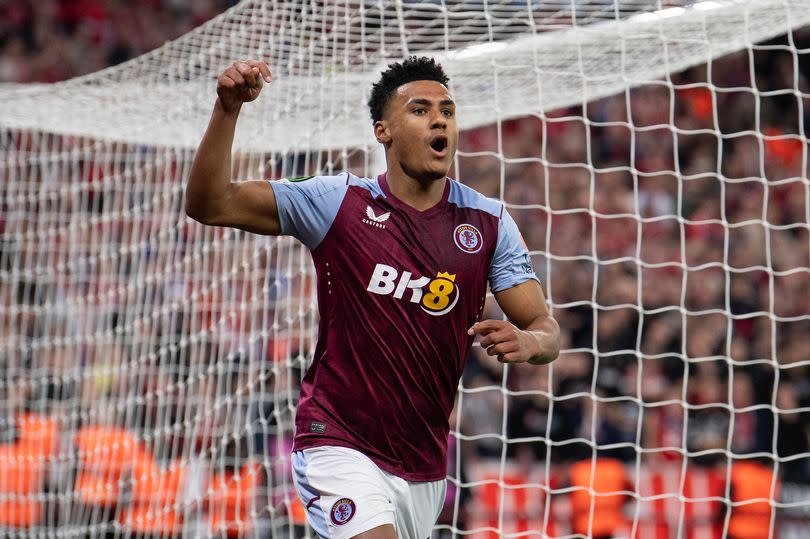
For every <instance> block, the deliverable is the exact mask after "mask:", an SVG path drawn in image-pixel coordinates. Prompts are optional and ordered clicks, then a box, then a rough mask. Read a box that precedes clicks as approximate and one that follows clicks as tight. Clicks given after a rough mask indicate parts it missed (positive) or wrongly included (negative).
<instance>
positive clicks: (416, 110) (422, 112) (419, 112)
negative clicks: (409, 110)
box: [413, 109, 427, 115]
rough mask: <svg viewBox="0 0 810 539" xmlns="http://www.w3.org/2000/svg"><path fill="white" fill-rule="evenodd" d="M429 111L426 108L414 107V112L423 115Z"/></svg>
mask: <svg viewBox="0 0 810 539" xmlns="http://www.w3.org/2000/svg"><path fill="white" fill-rule="evenodd" d="M425 112H427V111H426V110H425V109H413V113H414V114H418V115H422V114H424V113H425Z"/></svg>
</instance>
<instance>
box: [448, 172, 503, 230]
mask: <svg viewBox="0 0 810 539" xmlns="http://www.w3.org/2000/svg"><path fill="white" fill-rule="evenodd" d="M448 181H449V182H450V195H449V197H448V199H447V202H448V203H449V204H454V205H456V206H457V207H459V208H468V209H472V210H478V211H481V212H484V213H486V214H489V215H491V216H493V217H495V218H497V219H499V220H500V219H501V217H502V216H503V203H502V202H501V201H500V200H495V199H494V198H489V197H486V196H484V195H482V194H481V193H479V192H478V191H476V190H475V189H473V188H472V187H468V186H466V185H463V184H461V183H459V182H458V181H456V180H453V179H450V178H448Z"/></svg>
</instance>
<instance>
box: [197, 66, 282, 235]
mask: <svg viewBox="0 0 810 539" xmlns="http://www.w3.org/2000/svg"><path fill="white" fill-rule="evenodd" d="M262 79H264V81H266V82H270V81H271V76H270V68H269V67H268V66H267V64H266V63H264V62H257V61H254V60H247V61H239V62H235V63H234V64H233V65H232V66H230V67H228V68H227V69H226V70H225V71H223V73H222V74H221V75H220V76H219V78H218V79H217V101H216V104H215V105H214V112H213V114H212V115H211V121H210V122H209V124H208V128H207V129H206V131H205V135H204V136H203V139H202V142H200V146H199V148H198V149H197V153H196V155H195V156H194V162H193V163H192V165H191V173H190V174H189V180H188V185H187V186H186V215H188V216H189V217H191V218H192V219H194V220H196V221H199V222H201V223H203V224H206V225H216V226H227V227H234V228H240V229H242V230H247V231H248V232H254V233H257V234H270V235H277V234H280V233H281V224H280V221H279V216H278V206H277V204H276V197H275V195H274V194H273V189H272V187H270V183H269V182H267V181H265V180H252V181H246V182H233V181H231V151H232V146H233V136H234V132H235V130H236V120H237V118H238V117H239V111H240V109H241V108H242V104H243V103H246V102H248V101H253V100H254V99H256V98H257V97H258V96H259V92H261V89H262V85H263V81H262Z"/></svg>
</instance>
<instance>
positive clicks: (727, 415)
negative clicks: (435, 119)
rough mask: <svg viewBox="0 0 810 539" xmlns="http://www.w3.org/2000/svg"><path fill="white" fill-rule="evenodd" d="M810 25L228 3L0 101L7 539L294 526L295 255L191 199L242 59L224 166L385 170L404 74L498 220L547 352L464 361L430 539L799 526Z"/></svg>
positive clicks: (671, 9)
mask: <svg viewBox="0 0 810 539" xmlns="http://www.w3.org/2000/svg"><path fill="white" fill-rule="evenodd" d="M808 24H810V3H808V2H807V1H806V0H758V1H754V0H749V1H743V0H704V1H701V2H692V1H664V0H657V1H656V2H648V1H642V0H632V1H630V0H628V1H618V0H614V1H612V2H610V1H604V0H577V1H573V0H550V1H546V2H539V1H534V0H527V1H500V0H493V1H486V0H485V1H477V0H476V1H473V0H442V1H425V2H418V1H415V0H414V1H408V0H400V1H396V2H382V1H371V0H367V1H362V0H361V1H359V2H354V1H353V2H347V1H337V2H314V1H306V0H299V1H292V0H277V1H274V2H267V1H260V0H245V1H243V2H240V3H239V4H238V5H236V6H235V7H234V8H232V9H230V10H229V11H227V12H225V13H223V14H222V15H221V16H219V17H218V18H216V19H214V20H212V21H210V22H209V23H207V24H205V25H203V26H201V27H199V28H197V29H196V30H194V31H192V32H191V33H189V34H187V35H185V36H183V37H181V38H180V39H178V40H176V41H173V42H171V43H168V44H167V45H165V46H164V47H162V48H160V49H158V50H155V51H153V52H151V53H149V54H146V55H144V56H142V57H139V58H137V59H135V60H132V61H130V62H127V63H125V64H122V65H119V66H116V67H113V68H109V69H106V70H103V71H100V72H97V73H93V74H91V75H87V76H84V77H80V78H76V79H72V80H69V81H66V82H62V83H57V84H52V85H15V84H5V85H0V370H1V372H2V375H1V376H0V405H2V409H3V413H2V414H0V530H2V532H3V534H5V535H16V536H21V537H42V536H52V535H57V536H62V537H102V536H108V537H109V536H121V537H130V536H139V535H159V536H188V537H200V536H202V537H208V536H217V537H225V536H227V537H268V536H273V537H282V536H283V537H287V536H291V537H299V536H304V535H310V536H311V535H312V531H311V530H310V529H309V528H308V527H307V526H306V522H305V508H304V507H302V506H301V505H300V503H299V502H298V501H297V500H296V497H295V494H294V490H293V487H292V480H291V476H290V457H289V451H290V447H291V439H292V434H293V432H292V431H293V421H292V419H293V417H294V414H295V407H296V401H297V396H298V388H299V384H300V380H301V377H302V376H303V372H304V371H305V369H306V368H307V366H308V364H309V361H310V359H311V355H312V353H313V350H314V339H315V336H316V328H317V321H318V313H317V309H316V300H315V297H314V290H315V287H314V271H313V268H312V265H311V262H310V258H309V254H308V253H307V252H306V250H305V249H304V248H303V247H302V246H301V245H300V244H298V243H297V242H296V241H294V240H292V239H290V238H267V237H259V236H255V235H251V234H247V233H243V232H240V231H235V230H230V229H221V228H213V227H205V226H202V225H199V224H197V223H195V222H193V221H191V220H190V219H188V218H187V217H186V216H185V214H184V211H183V193H184V189H185V182H186V180H187V176H188V171H189V167H190V163H191V159H192V157H193V153H194V149H195V148H196V145H197V144H198V142H199V140H200V138H201V135H202V133H203V131H204V129H205V125H206V123H207V120H208V117H209V114H210V110H211V108H212V105H213V102H214V98H215V77H216V75H217V74H218V73H219V72H221V70H222V69H224V67H226V66H227V65H229V64H230V63H231V62H233V61H234V60H235V59H239V58H255V59H263V60H267V61H268V62H269V63H270V65H271V68H272V70H273V73H274V82H273V83H272V84H271V85H270V86H269V87H267V88H265V90H264V91H263V93H262V95H261V97H260V98H259V100H258V101H256V102H254V103H251V104H249V105H247V106H246V107H245V108H244V109H243V113H242V116H241V118H240V120H239V127H238V130H237V135H236V140H235V154H234V160H233V174H234V177H235V178H239V179H249V178H282V177H295V176H303V175H311V174H317V173H335V172H338V171H342V170H349V171H351V172H353V173H356V174H358V175H366V176H373V175H375V174H377V173H380V172H382V167H383V166H384V165H383V162H382V161H381V159H380V153H379V150H378V149H377V148H376V144H375V143H374V139H373V136H372V131H371V122H370V120H369V117H368V113H367V106H366V101H367V98H368V92H369V90H370V85H371V83H372V82H373V81H374V80H375V79H376V78H377V77H378V76H379V72H380V70H381V69H383V68H384V66H385V65H386V64H387V63H389V62H391V61H395V60H400V59H402V58H404V57H406V56H407V55H410V54H420V55H429V56H434V57H436V58H438V59H439V60H440V61H441V62H442V64H443V65H444V67H445V69H446V71H447V72H448V74H449V76H450V78H451V92H452V93H453V95H454V97H455V99H456V101H457V102H458V104H459V108H458V117H459V123H460V127H461V129H462V133H461V137H460V142H459V152H458V157H457V159H456V161H455V165H454V168H453V171H452V174H453V175H454V176H455V177H456V178H458V179H459V180H460V181H462V182H463V183H465V184H468V185H470V186H472V187H474V188H476V189H478V190H479V191H481V192H483V193H485V194H486V195H488V196H492V197H496V198H498V199H500V200H502V201H503V202H504V203H505V205H506V207H507V208H508V209H509V211H510V213H511V214H512V216H513V217H514V218H515V220H516V222H517V223H518V226H519V228H520V229H521V231H522V233H523V236H524V238H525V241H526V243H527V245H528V248H529V249H530V251H531V254H532V257H533V261H534V267H535V270H536V271H537V273H538V276H539V277H540V279H541V281H542V282H543V284H544V289H545V291H546V295H547V297H548V300H549V304H550V306H551V308H552V310H553V313H554V316H555V318H556V319H557V320H558V321H559V322H560V325H561V327H562V336H563V351H562V353H561V356H560V358H559V359H558V360H557V361H556V362H555V363H553V364H552V365H551V366H548V367H535V366H531V367H530V366H508V367H502V366H500V365H498V364H495V363H493V362H492V361H491V358H487V357H486V356H485V355H484V354H483V353H482V351H481V349H480V348H478V347H474V349H473V352H472V353H471V356H470V358H469V361H468V367H467V369H466V371H465V374H464V377H463V378H462V381H461V384H460V391H459V397H458V401H457V406H456V410H455V412H454V414H453V417H451V437H450V441H449V443H450V448H451V450H450V462H449V465H448V496H447V500H446V502H445V505H444V508H443V510H442V512H441V515H440V516H439V521H438V523H437V527H436V529H435V531H434V533H435V535H436V536H443V537H453V536H463V537H467V536H472V537H487V538H488V537H633V538H653V539H665V538H675V537H679V538H681V537H686V538H695V539H700V538H714V537H731V538H768V539H770V538H777V537H780V538H792V537H804V536H805V534H806V531H805V530H806V529H807V528H808V526H810V447H809V446H808V444H810V427H808V425H810V421H808V414H810V383H808V371H809V370H810V314H809V313H810V270H809V269H808V268H810V202H808V200H810V182H808V179H807V178H808V150H807V144H808V139H807V133H806V127H805V122H806V120H807V119H808V118H810V117H809V116H808V105H810V101H808V99H810V83H808V79H807V74H808V73H810V30H808V26H807V25H808ZM487 305H488V307H487V312H488V316H489V317H500V316H502V313H500V312H499V311H498V309H497V306H496V304H495V303H494V302H493V301H492V299H491V298H490V299H489V300H488V304H487ZM347 309H348V307H347Z"/></svg>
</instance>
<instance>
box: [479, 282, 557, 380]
mask: <svg viewBox="0 0 810 539" xmlns="http://www.w3.org/2000/svg"><path fill="white" fill-rule="evenodd" d="M495 300H496V301H497V302H498V305H499V306H500V308H501V309H502V310H503V312H504V314H505V315H506V317H507V318H508V319H509V321H506V320H482V321H481V322H476V323H475V324H473V326H472V327H471V328H470V329H469V330H468V331H467V333H468V334H470V335H476V334H480V335H481V336H482V337H483V338H482V339H481V346H482V347H483V348H484V349H486V351H487V354H489V355H490V356H497V358H498V361H500V362H502V363H524V362H529V363H532V364H535V365H544V364H546V363H551V362H552V361H554V360H555V359H556V358H557V356H558V355H559V353H560V326H559V325H558V324H557V321H556V320H554V318H552V317H551V315H550V314H549V312H548V306H547V305H546V298H545V296H544V295H543V289H542V288H540V284H539V283H537V281H535V280H529V281H526V282H524V283H521V284H519V285H517V286H513V287H511V288H507V289H505V290H501V291H500V292H496V293H495Z"/></svg>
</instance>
